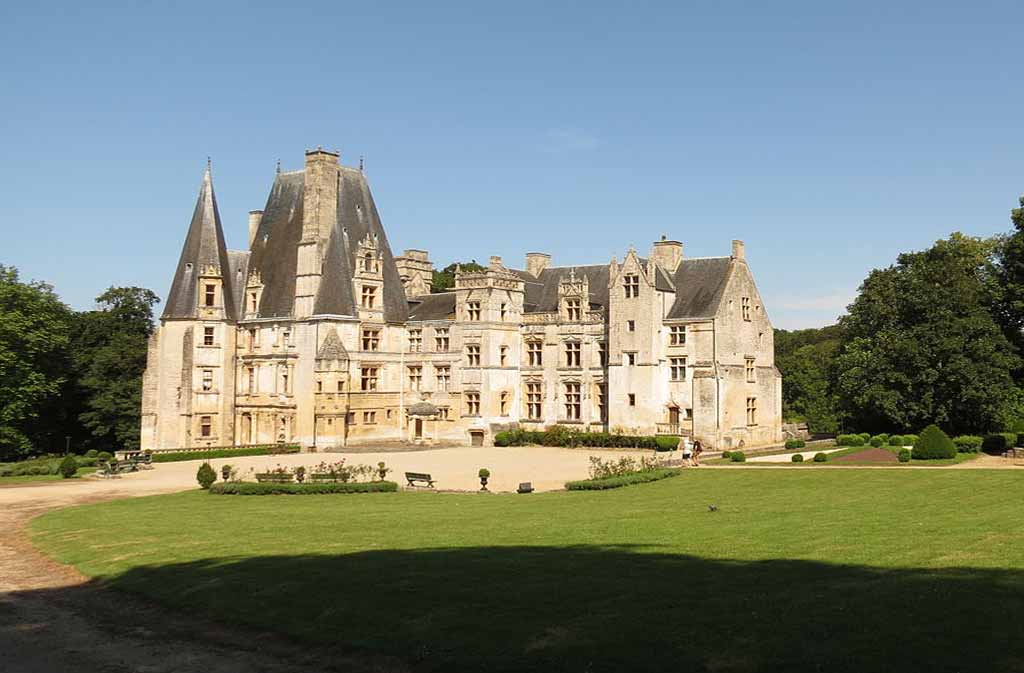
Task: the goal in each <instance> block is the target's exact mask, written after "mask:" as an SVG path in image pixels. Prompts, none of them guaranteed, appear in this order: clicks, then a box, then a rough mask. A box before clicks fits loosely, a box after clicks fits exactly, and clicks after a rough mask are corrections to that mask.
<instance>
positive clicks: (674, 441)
mask: <svg viewBox="0 0 1024 673" xmlns="http://www.w3.org/2000/svg"><path fill="white" fill-rule="evenodd" d="M654 441H655V442H656V443H657V444H658V448H657V450H658V451H675V450H676V449H678V448H679V438H678V437H674V436H672V435H658V436H657V437H655V438H654Z"/></svg>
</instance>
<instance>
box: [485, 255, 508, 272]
mask: <svg viewBox="0 0 1024 673" xmlns="http://www.w3.org/2000/svg"><path fill="white" fill-rule="evenodd" d="M503 266H504V264H502V263H501V257H500V256H499V255H491V260H490V262H489V263H488V264H487V268H489V269H500V268H502V267H503Z"/></svg>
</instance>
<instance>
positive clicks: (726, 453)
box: [722, 451, 732, 460]
mask: <svg viewBox="0 0 1024 673" xmlns="http://www.w3.org/2000/svg"><path fill="white" fill-rule="evenodd" d="M722 458H725V459H726V460H729V459H730V458H732V451H722Z"/></svg>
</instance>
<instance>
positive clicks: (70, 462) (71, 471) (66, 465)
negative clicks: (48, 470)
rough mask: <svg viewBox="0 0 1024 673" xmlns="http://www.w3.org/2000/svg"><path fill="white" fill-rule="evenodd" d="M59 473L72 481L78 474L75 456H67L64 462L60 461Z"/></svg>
mask: <svg viewBox="0 0 1024 673" xmlns="http://www.w3.org/2000/svg"><path fill="white" fill-rule="evenodd" d="M57 471H58V472H60V476H62V477H64V478H65V479H70V478H71V477H73V476H75V473H76V472H78V461H76V460H75V458H74V456H65V457H64V460H62V461H60V466H59V467H58V468H57Z"/></svg>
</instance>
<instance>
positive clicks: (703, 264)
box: [665, 257, 733, 320]
mask: <svg viewBox="0 0 1024 673" xmlns="http://www.w3.org/2000/svg"><path fill="white" fill-rule="evenodd" d="M732 268H733V260H732V258H731V257H703V258H700V257H698V258H693V259H683V260H682V261H681V262H680V263H679V268H678V269H676V272H675V277H674V278H673V282H674V283H675V286H676V300H675V302H673V304H672V308H670V309H669V311H668V315H666V316H665V318H666V319H669V320H674V319H683V318H711V317H713V316H714V315H715V314H716V313H717V312H718V306H719V305H720V304H721V303H722V295H723V294H724V293H725V286H726V284H727V283H728V282H729V275H730V273H731V272H732Z"/></svg>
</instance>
